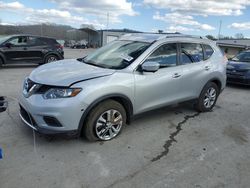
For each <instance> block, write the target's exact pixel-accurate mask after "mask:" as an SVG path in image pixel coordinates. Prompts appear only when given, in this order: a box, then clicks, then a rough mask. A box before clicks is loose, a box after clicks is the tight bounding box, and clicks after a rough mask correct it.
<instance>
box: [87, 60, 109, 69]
mask: <svg viewBox="0 0 250 188" xmlns="http://www.w3.org/2000/svg"><path fill="white" fill-rule="evenodd" d="M82 62H83V63H86V64H88V65H93V66H95V67H101V68H106V67H105V66H102V65H98V64H95V63H92V62H86V61H84V60H82Z"/></svg>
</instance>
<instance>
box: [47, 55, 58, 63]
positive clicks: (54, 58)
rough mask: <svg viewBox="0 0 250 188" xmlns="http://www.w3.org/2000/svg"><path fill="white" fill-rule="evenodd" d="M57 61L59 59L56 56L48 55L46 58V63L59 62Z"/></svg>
mask: <svg viewBox="0 0 250 188" xmlns="http://www.w3.org/2000/svg"><path fill="white" fill-rule="evenodd" d="M57 60H58V57H57V56H56V55H48V56H47V57H46V58H45V63H51V62H53V61H57Z"/></svg>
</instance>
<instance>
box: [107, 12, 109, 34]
mask: <svg viewBox="0 0 250 188" xmlns="http://www.w3.org/2000/svg"><path fill="white" fill-rule="evenodd" d="M108 28H109V12H107V30H108Z"/></svg>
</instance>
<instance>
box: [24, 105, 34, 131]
mask: <svg viewBox="0 0 250 188" xmlns="http://www.w3.org/2000/svg"><path fill="white" fill-rule="evenodd" d="M20 114H21V116H22V117H23V119H24V120H25V121H27V122H28V123H29V124H30V125H32V126H34V127H37V123H36V121H35V120H34V118H33V117H32V115H31V114H30V113H28V112H27V111H26V110H25V109H24V108H23V107H22V106H21V105H20Z"/></svg>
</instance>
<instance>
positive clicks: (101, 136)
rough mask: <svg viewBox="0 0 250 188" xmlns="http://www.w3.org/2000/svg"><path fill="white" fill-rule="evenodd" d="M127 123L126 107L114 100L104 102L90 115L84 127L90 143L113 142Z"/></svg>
mask: <svg viewBox="0 0 250 188" xmlns="http://www.w3.org/2000/svg"><path fill="white" fill-rule="evenodd" d="M125 123H126V111H125V109H124V107H123V106H122V105H121V104H120V103H118V102H116V101H114V100H107V101H104V102H102V103H100V104H99V105H97V106H96V107H94V108H93V109H92V110H91V112H90V113H89V114H88V118H87V121H86V124H85V125H84V133H85V137H86V138H87V139H88V140H90V141H96V140H102V141H107V140H111V139H113V138H115V137H116V136H117V135H118V134H119V133H120V132H121V130H122V127H123V126H124V125H125Z"/></svg>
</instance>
